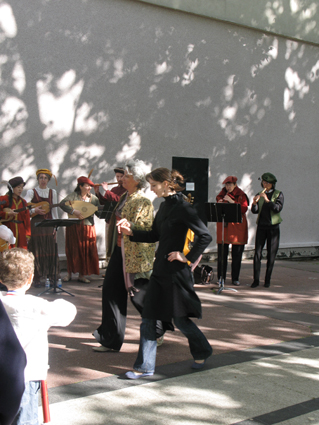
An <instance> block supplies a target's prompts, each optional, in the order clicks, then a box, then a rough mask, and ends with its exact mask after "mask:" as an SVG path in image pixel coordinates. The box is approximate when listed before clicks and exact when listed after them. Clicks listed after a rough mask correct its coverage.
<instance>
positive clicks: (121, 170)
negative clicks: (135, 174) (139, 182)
mask: <svg viewBox="0 0 319 425" xmlns="http://www.w3.org/2000/svg"><path fill="white" fill-rule="evenodd" d="M114 173H121V174H124V173H125V170H124V168H122V167H116V168H114Z"/></svg>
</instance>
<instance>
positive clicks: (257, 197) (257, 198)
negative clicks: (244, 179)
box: [253, 195, 260, 205]
mask: <svg viewBox="0 0 319 425" xmlns="http://www.w3.org/2000/svg"><path fill="white" fill-rule="evenodd" d="M259 199H260V195H256V196H254V197H253V205H256V204H257V202H258V201H259Z"/></svg>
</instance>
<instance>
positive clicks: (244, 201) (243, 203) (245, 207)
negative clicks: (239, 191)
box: [239, 194, 249, 215]
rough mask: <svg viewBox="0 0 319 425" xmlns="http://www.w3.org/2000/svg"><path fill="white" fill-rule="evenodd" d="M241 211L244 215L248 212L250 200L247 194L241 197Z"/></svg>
mask: <svg viewBox="0 0 319 425" xmlns="http://www.w3.org/2000/svg"><path fill="white" fill-rule="evenodd" d="M239 201H240V202H239V203H240V209H241V213H242V215H244V214H245V213H246V211H247V210H248V205H249V204H248V198H247V196H246V194H243V195H241V196H240V200H239Z"/></svg>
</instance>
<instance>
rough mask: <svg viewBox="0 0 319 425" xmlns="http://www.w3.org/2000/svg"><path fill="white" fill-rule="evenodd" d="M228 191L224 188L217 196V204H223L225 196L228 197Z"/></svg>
mask: <svg viewBox="0 0 319 425" xmlns="http://www.w3.org/2000/svg"><path fill="white" fill-rule="evenodd" d="M226 193H227V192H226V190H225V188H223V189H222V190H221V191H220V192H219V194H218V195H217V196H216V202H223V200H224V196H225V195H226Z"/></svg>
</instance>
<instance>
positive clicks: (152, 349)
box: [134, 317, 213, 372]
mask: <svg viewBox="0 0 319 425" xmlns="http://www.w3.org/2000/svg"><path fill="white" fill-rule="evenodd" d="M174 324H175V325H176V326H177V328H178V329H179V330H180V331H181V332H182V333H183V334H184V335H185V336H186V338H187V339H188V344H189V349H190V352H191V354H192V356H193V358H194V360H204V359H207V358H208V357H209V356H211V354H212V352H213V349H212V347H211V346H210V344H209V342H208V341H207V339H206V337H205V335H204V334H203V332H202V331H201V330H200V329H199V328H198V327H197V326H196V325H195V323H194V322H192V321H191V320H190V319H189V318H188V317H174ZM140 329H141V331H140V346H139V351H138V354H137V358H136V360H135V363H134V369H135V370H137V371H139V372H154V370H155V363H156V351H157V344H156V320H153V319H142V324H141V328H140Z"/></svg>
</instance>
